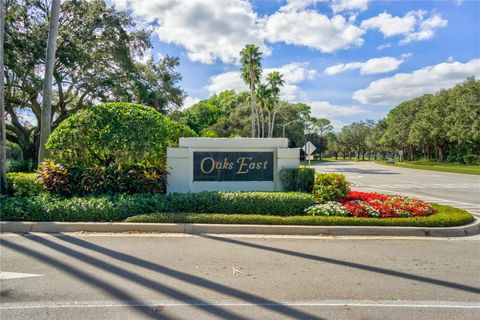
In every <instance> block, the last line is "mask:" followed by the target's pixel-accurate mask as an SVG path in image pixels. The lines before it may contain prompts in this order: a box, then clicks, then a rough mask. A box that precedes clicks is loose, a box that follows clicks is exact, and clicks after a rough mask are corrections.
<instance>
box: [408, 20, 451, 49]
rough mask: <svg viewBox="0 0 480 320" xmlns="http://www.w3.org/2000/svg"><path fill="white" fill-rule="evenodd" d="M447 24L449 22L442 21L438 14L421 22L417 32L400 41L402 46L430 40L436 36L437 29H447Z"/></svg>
mask: <svg viewBox="0 0 480 320" xmlns="http://www.w3.org/2000/svg"><path fill="white" fill-rule="evenodd" d="M447 24H448V21H447V20H445V19H442V17H440V16H439V15H438V14H435V15H433V16H432V17H430V18H428V19H427V20H423V21H421V22H420V24H419V26H418V29H417V31H416V32H412V33H409V34H407V35H406V37H405V39H403V40H402V41H400V44H405V43H409V42H412V41H421V40H428V39H430V38H432V37H433V36H434V35H435V31H437V29H440V28H443V27H446V26H447Z"/></svg>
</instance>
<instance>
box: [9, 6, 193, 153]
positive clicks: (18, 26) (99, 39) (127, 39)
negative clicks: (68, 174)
mask: <svg viewBox="0 0 480 320" xmlns="http://www.w3.org/2000/svg"><path fill="white" fill-rule="evenodd" d="M48 3H50V2H49V1H31V0H8V1H6V11H5V21H6V25H5V66H4V72H5V111H6V113H7V123H6V129H7V133H6V136H7V139H8V140H9V141H11V142H13V143H16V144H18V145H19V146H20V148H21V149H22V154H23V159H25V160H28V161H36V160H37V157H38V154H37V152H38V147H39V131H40V130H39V123H40V122H41V121H40V118H41V109H42V108H41V104H42V82H43V79H42V78H43V77H42V74H41V73H40V72H39V70H42V69H43V66H44V65H45V50H46V44H47V34H48V29H49V25H48V20H49V19H48V12H49V8H48V6H47V4H48ZM61 7H62V10H61V12H60V20H59V30H58V32H59V36H58V43H57V50H56V59H55V64H54V72H53V80H54V85H53V92H52V93H53V94H52V119H53V121H52V130H54V129H55V128H56V127H57V126H58V125H59V124H60V123H61V122H62V121H63V120H65V119H66V118H67V117H68V116H70V115H71V114H73V113H75V112H76V111H78V110H80V109H82V108H88V107H90V106H92V105H93V104H96V103H98V102H99V101H101V102H108V101H128V102H134V103H142V104H147V105H150V106H153V107H154V108H156V109H157V110H158V111H160V112H162V113H166V112H167V111H168V110H174V109H177V108H178V107H180V106H181V105H182V103H183V98H184V92H183V90H182V89H181V88H179V86H178V82H179V81H180V79H181V75H180V74H179V73H178V72H176V71H175V68H176V67H177V66H178V64H179V60H178V58H176V57H170V56H166V57H164V58H161V59H145V58H146V57H145V54H146V53H148V49H150V48H151V43H150V40H149V38H150V37H149V33H148V32H146V31H145V30H143V29H138V28H136V26H135V23H134V21H133V19H132V17H130V16H129V15H128V13H127V12H123V11H119V10H117V9H116V8H115V7H113V6H108V5H107V4H106V2H105V1H104V0H92V1H78V0H65V1H62V4H61Z"/></svg>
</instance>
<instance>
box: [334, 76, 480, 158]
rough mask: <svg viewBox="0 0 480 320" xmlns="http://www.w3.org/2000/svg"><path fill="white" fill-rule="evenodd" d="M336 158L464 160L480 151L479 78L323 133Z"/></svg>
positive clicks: (479, 153)
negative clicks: (375, 118)
mask: <svg viewBox="0 0 480 320" xmlns="http://www.w3.org/2000/svg"><path fill="white" fill-rule="evenodd" d="M328 154H329V155H331V156H333V157H335V158H338V157H343V158H347V157H348V158H352V157H357V158H359V159H360V158H362V159H365V158H369V159H370V158H372V157H373V158H377V157H381V158H387V157H395V156H399V155H402V158H403V159H405V160H417V159H429V160H435V161H448V162H457V163H464V164H471V163H478V161H479V156H480V81H478V80H476V79H475V78H473V77H472V78H468V79H467V80H466V81H464V82H463V83H460V84H458V85H456V86H455V87H453V88H451V89H448V90H440V91H439V92H437V93H436V94H434V95H432V94H427V95H424V96H422V97H419V98H415V99H412V100H409V101H405V102H402V103H401V104H399V105H398V106H396V107H395V108H393V109H392V110H391V111H390V112H389V113H388V115H387V117H386V118H385V119H382V120H380V121H378V122H374V121H372V120H366V121H360V122H355V123H352V124H350V125H347V126H345V127H343V128H342V130H341V131H340V132H339V133H337V134H329V136H328Z"/></svg>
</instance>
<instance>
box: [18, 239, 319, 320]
mask: <svg viewBox="0 0 480 320" xmlns="http://www.w3.org/2000/svg"><path fill="white" fill-rule="evenodd" d="M26 238H27V239H31V240H33V241H35V242H37V243H40V244H42V245H45V246H47V247H49V248H52V249H54V250H57V251H59V252H61V253H63V254H66V255H69V256H71V257H74V258H76V259H79V260H81V261H83V262H88V263H89V264H91V265H93V266H95V267H98V268H102V269H104V270H108V271H109V272H112V273H115V274H117V275H119V276H121V277H124V278H126V279H128V280H131V281H134V282H135V283H137V284H141V285H144V286H146V287H148V288H153V289H155V290H157V291H159V292H161V293H165V294H168V295H169V296H171V297H173V298H176V299H179V300H181V301H187V302H192V303H196V304H197V305H196V306H197V307H199V308H202V309H204V310H206V311H209V312H212V313H215V314H216V315H218V316H220V317H222V318H224V319H243V318H242V317H241V316H239V315H236V314H233V313H231V312H229V311H227V310H224V309H221V308H218V307H216V306H211V305H210V306H209V305H208V303H205V302H202V301H201V300H198V299H197V300H195V299H193V298H192V297H191V296H188V295H187V294H184V293H180V292H179V291H177V290H175V289H171V288H168V287H166V286H163V285H159V284H157V283H155V282H154V281H152V280H150V279H146V278H144V277H141V276H139V275H137V274H134V273H131V272H129V271H126V270H124V269H121V268H119V267H116V266H114V265H111V264H109V263H106V262H103V261H101V260H99V259H96V258H93V257H90V256H88V255H86V254H83V253H81V252H78V251H75V250H73V249H70V248H68V247H66V246H63V245H61V244H58V243H55V242H52V241H49V240H47V239H46V238H43V237H39V236H35V235H32V234H28V236H26ZM56 238H57V239H59V240H62V241H65V242H67V243H70V244H73V245H77V246H80V247H82V248H85V249H89V250H91V251H94V252H96V253H102V254H104V255H107V256H109V257H112V258H114V259H117V260H120V261H123V262H127V263H129V264H132V265H136V266H139V267H143V268H146V269H149V270H152V271H154V272H157V273H161V274H163V275H166V276H169V277H172V278H174V279H177V280H180V281H184V282H186V283H188V284H191V285H195V286H198V287H202V288H204V289H209V290H212V291H215V292H218V293H222V294H225V295H228V296H231V297H233V298H237V299H239V300H242V301H244V302H249V303H252V304H256V305H257V306H259V307H262V308H265V309H268V310H270V311H273V312H276V313H279V314H280V315H281V316H282V317H285V316H289V317H291V318H294V319H318V320H321V319H322V318H320V317H317V316H315V315H312V314H309V313H306V312H303V311H301V310H297V309H295V308H292V307H290V306H287V305H284V304H282V303H278V302H275V301H273V300H269V299H265V298H262V297H260V296H257V295H254V294H251V293H248V292H244V291H241V290H238V289H235V288H231V287H228V286H225V285H222V284H219V283H216V282H214V281H211V280H208V279H204V278H201V277H198V276H195V275H191V274H188V273H185V272H181V271H177V270H174V269H171V268H168V267H165V266H162V265H159V264H156V263H153V262H150V261H147V260H144V259H141V258H137V257H135V256H131V255H128V254H125V253H122V252H118V251H115V250H112V249H108V248H105V247H102V246H99V245H96V244H93V243H91V242H88V241H84V240H81V239H79V238H75V237H71V236H68V235H60V236H56ZM201 303H204V304H205V306H202V305H201ZM212 308H213V310H210V309H212Z"/></svg>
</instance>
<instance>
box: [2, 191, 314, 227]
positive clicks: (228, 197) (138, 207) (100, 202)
mask: <svg viewBox="0 0 480 320" xmlns="http://www.w3.org/2000/svg"><path fill="white" fill-rule="evenodd" d="M313 203H314V201H313V196H312V195H310V194H306V193H297V192H291V193H284V192H232V193H227V192H201V193H190V194H173V195H168V196H163V195H157V194H134V195H125V194H118V195H113V196H98V197H72V198H63V197H60V196H55V195H51V194H48V193H44V194H40V195H38V196H32V197H2V198H1V207H0V209H1V217H0V220H3V221H120V220H123V219H125V218H127V217H129V216H133V215H138V214H146V213H153V212H197V213H211V212H222V213H227V214H233V213H241V214H268V215H280V216H287V215H301V214H303V210H304V209H305V208H307V207H309V206H311V205H313Z"/></svg>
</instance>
